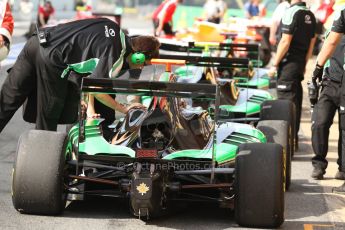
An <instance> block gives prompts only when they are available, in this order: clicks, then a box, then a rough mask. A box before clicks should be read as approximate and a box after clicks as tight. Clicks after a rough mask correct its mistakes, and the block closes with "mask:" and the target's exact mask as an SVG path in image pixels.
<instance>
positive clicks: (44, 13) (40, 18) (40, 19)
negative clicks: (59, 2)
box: [37, 1, 55, 28]
mask: <svg viewBox="0 0 345 230" xmlns="http://www.w3.org/2000/svg"><path fill="white" fill-rule="evenodd" d="M54 13H55V9H54V7H53V5H52V3H51V1H46V2H44V5H43V6H39V7H38V15H37V26H38V27H39V28H40V27H42V26H45V25H46V24H47V22H48V20H49V19H50V17H51V16H52V15H54Z"/></svg>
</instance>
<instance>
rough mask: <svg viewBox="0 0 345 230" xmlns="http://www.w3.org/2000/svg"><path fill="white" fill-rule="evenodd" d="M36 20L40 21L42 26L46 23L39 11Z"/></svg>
mask: <svg viewBox="0 0 345 230" xmlns="http://www.w3.org/2000/svg"><path fill="white" fill-rule="evenodd" d="M38 20H40V23H41V25H42V26H44V25H45V24H46V23H45V21H44V15H43V14H42V13H39V15H38Z"/></svg>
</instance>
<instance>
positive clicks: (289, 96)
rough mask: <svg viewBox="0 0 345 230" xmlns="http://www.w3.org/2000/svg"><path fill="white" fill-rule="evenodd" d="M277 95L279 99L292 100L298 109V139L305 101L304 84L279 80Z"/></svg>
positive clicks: (296, 135)
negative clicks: (303, 102) (303, 100)
mask: <svg viewBox="0 0 345 230" xmlns="http://www.w3.org/2000/svg"><path fill="white" fill-rule="evenodd" d="M277 95H278V99H286V100H290V101H292V102H293V103H294V104H295V107H296V116H295V117H296V120H295V122H296V123H295V127H296V129H295V137H296V139H297V138H298V130H299V126H300V121H301V110H302V99H303V89H302V84H301V82H300V81H299V80H297V81H285V80H281V79H278V88H277ZM297 140H298V139H297Z"/></svg>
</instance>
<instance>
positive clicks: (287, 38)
mask: <svg viewBox="0 0 345 230" xmlns="http://www.w3.org/2000/svg"><path fill="white" fill-rule="evenodd" d="M291 41H292V34H284V33H283V35H282V38H281V39H280V42H279V44H278V48H277V53H276V56H275V60H274V61H273V66H274V67H277V66H278V65H279V63H280V62H281V61H282V59H283V57H284V56H285V54H286V53H287V51H288V50H289V47H290V44H291Z"/></svg>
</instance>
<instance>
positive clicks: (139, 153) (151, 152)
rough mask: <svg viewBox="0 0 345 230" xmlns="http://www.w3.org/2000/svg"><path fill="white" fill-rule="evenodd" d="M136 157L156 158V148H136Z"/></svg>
mask: <svg viewBox="0 0 345 230" xmlns="http://www.w3.org/2000/svg"><path fill="white" fill-rule="evenodd" d="M135 157H136V158H158V151H157V149H136V150H135Z"/></svg>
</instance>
